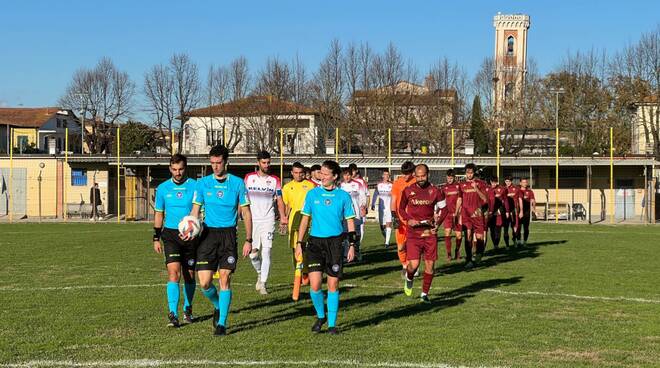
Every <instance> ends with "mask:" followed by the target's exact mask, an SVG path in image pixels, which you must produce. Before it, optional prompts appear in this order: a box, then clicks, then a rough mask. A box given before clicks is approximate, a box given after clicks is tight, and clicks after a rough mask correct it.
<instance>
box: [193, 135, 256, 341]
mask: <svg viewBox="0 0 660 368" xmlns="http://www.w3.org/2000/svg"><path fill="white" fill-rule="evenodd" d="M209 159H210V161H211V168H212V169H213V174H211V175H208V176H205V177H203V178H201V179H199V180H198V181H197V187H196V189H195V195H194V198H193V208H192V211H191V212H190V214H191V215H192V216H196V217H199V210H200V207H201V206H204V210H205V217H204V224H205V227H204V230H203V231H202V234H201V237H200V242H199V246H198V247H197V266H196V267H197V277H198V278H199V285H200V287H201V288H202V293H203V294H204V296H205V297H207V298H208V299H209V300H210V301H211V303H213V306H214V308H215V309H214V311H213V328H214V335H216V336H221V335H226V334H227V329H226V326H227V315H228V314H229V305H230V304H231V289H230V286H231V285H230V281H231V274H232V273H233V272H234V270H235V269H236V261H237V259H238V252H237V238H236V222H237V218H238V209H239V208H240V209H241V215H242V217H243V222H244V223H245V233H246V236H245V244H244V245H243V257H247V256H248V255H249V254H250V252H251V251H252V239H251V238H250V237H251V236H252V214H251V212H250V202H249V200H248V194H247V190H246V188H245V183H244V182H243V179H241V178H239V177H237V176H234V175H232V174H229V173H227V160H228V159H229V150H227V147H225V146H223V145H217V146H215V147H213V148H212V149H211V152H209ZM216 271H218V273H219V274H220V292H218V290H217V289H216V288H215V286H214V285H213V273H215V272H216Z"/></svg>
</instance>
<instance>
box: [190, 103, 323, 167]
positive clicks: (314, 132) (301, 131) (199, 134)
mask: <svg viewBox="0 0 660 368" xmlns="http://www.w3.org/2000/svg"><path fill="white" fill-rule="evenodd" d="M186 116H187V118H188V120H187V121H186V123H185V125H184V130H183V153H185V154H207V153H208V152H209V150H210V149H211V147H213V146H214V145H216V144H224V145H225V146H227V147H228V148H229V149H230V150H231V151H232V152H234V153H254V152H257V151H259V150H267V151H270V152H279V147H280V133H281V134H282V137H283V138H284V139H283V140H284V142H283V143H284V152H285V153H287V154H314V153H315V151H316V150H317V148H318V149H323V147H322V146H323V142H324V141H325V135H324V134H323V133H324V132H323V131H322V129H321V128H319V125H320V126H321V127H322V126H323V124H321V121H320V116H319V113H318V112H317V111H315V110H313V109H311V108H309V107H306V106H303V105H300V104H296V103H294V102H290V101H282V100H278V99H277V98H275V97H272V96H250V97H247V98H244V99H241V100H237V101H232V102H229V103H224V104H219V105H213V106H208V107H202V108H199V109H195V110H192V111H190V112H189V113H188V114H187V115H186ZM280 129H281V130H280Z"/></svg>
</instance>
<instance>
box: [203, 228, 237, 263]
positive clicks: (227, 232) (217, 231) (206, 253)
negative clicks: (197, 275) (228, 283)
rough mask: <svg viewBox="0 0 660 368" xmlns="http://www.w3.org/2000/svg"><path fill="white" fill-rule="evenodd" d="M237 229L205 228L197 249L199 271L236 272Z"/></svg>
mask: <svg viewBox="0 0 660 368" xmlns="http://www.w3.org/2000/svg"><path fill="white" fill-rule="evenodd" d="M236 244H237V239H236V227H204V230H203V231H202V234H201V236H200V241H199V246H198V247H197V271H213V272H215V271H217V270H218V269H223V270H231V271H234V270H236V261H237V260H238V252H237V245H236Z"/></svg>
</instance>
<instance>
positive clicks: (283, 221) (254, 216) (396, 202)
mask: <svg viewBox="0 0 660 368" xmlns="http://www.w3.org/2000/svg"><path fill="white" fill-rule="evenodd" d="M209 156H210V164H211V168H212V169H213V174H211V175H209V176H206V177H203V178H201V179H199V180H198V181H197V182H196V181H195V180H193V179H190V178H186V177H185V168H186V158H185V157H184V156H182V155H174V156H173V157H172V159H171V161H170V172H171V174H172V178H171V179H170V180H168V181H166V182H164V183H162V184H161V185H160V186H159V187H158V189H157V192H156V211H157V212H156V213H157V214H156V218H155V223H154V237H153V241H154V249H155V250H156V251H157V252H159V253H160V252H163V251H164V253H165V262H166V265H167V269H168V279H169V281H168V284H167V298H168V305H169V314H168V317H169V325H171V326H178V324H179V321H178V312H177V310H178V304H179V293H180V291H179V280H180V278H181V277H183V279H184V309H183V311H184V319H185V320H186V321H187V322H192V321H193V316H192V299H193V296H194V291H195V274H194V272H195V270H196V271H197V277H198V279H199V284H200V287H201V290H202V292H203V294H204V295H205V296H206V297H207V298H208V299H209V300H210V301H211V302H212V303H213V305H214V308H215V309H214V318H213V325H214V328H215V334H216V335H223V334H225V332H226V321H227V315H228V312H229V305H230V304H231V299H232V294H231V289H230V280H231V274H232V272H233V271H234V270H235V267H236V261H237V257H238V254H237V237H236V224H237V218H238V213H239V209H240V213H241V217H242V218H243V220H244V222H245V231H246V239H245V243H244V245H243V256H244V257H248V256H249V258H250V260H251V263H252V265H253V267H254V269H255V271H256V273H257V283H256V285H255V287H256V289H257V291H259V292H260V293H261V294H267V293H268V292H267V289H266V282H267V280H268V276H269V275H268V274H269V270H270V258H271V257H270V256H271V248H272V240H273V238H274V235H275V218H276V216H275V211H276V210H277V211H278V213H279V219H280V226H279V230H280V232H281V233H283V232H285V231H286V230H287V227H288V230H289V244H290V246H291V248H292V249H293V250H294V252H293V253H294V262H296V261H297V266H299V267H300V266H302V265H301V263H304V264H305V268H306V271H307V272H306V273H307V274H309V279H308V280H305V279H303V281H302V282H305V281H306V282H309V283H310V286H311V291H310V296H311V298H312V301H313V304H314V306H315V309H316V311H317V317H318V318H317V321H316V323H315V324H314V327H313V329H312V330H313V331H314V332H319V331H320V329H321V326H322V325H323V324H324V323H325V322H326V317H325V309H324V305H323V301H324V295H323V292H322V291H321V281H322V274H323V273H325V274H327V276H328V316H327V322H328V326H329V330H328V331H329V332H330V333H337V330H336V328H335V323H336V316H337V311H338V304H339V293H338V281H339V279H340V277H341V274H342V269H343V264H344V262H345V261H348V262H351V261H353V259H356V258H357V259H359V258H361V255H360V252H359V243H360V240H361V234H363V231H361V230H362V229H363V226H364V222H363V219H364V217H365V216H366V213H367V203H368V196H369V192H368V189H367V185H366V183H365V182H364V180H363V179H361V178H360V177H359V172H358V170H357V167H355V166H354V165H353V167H349V168H348V169H346V170H344V171H343V172H342V171H340V169H339V166H338V164H337V163H335V162H333V161H326V162H324V163H323V165H320V166H319V167H312V172H311V173H310V176H311V177H310V178H309V180H308V179H307V178H305V168H304V167H303V166H302V165H301V164H299V163H295V164H294V165H293V168H292V171H291V174H292V177H293V180H292V181H291V182H289V183H288V184H287V185H285V186H284V187H283V188H282V187H281V182H280V180H279V178H277V177H276V176H274V175H271V174H270V173H269V170H270V155H269V154H268V153H267V152H261V153H259V155H258V156H257V164H258V170H257V171H256V172H254V173H251V174H248V175H247V176H246V177H245V179H244V180H241V179H239V178H237V177H236V176H233V175H231V174H229V173H227V171H226V164H227V160H228V151H227V149H226V148H225V147H224V146H216V147H214V148H213V149H212V150H211V152H210V155H209ZM468 166H469V165H468ZM417 169H419V170H415V166H414V165H413V164H412V163H410V162H407V163H405V164H404V165H403V166H402V173H403V175H402V176H401V177H400V178H398V179H397V180H396V181H395V182H394V183H390V182H389V173H388V172H384V173H383V181H382V182H380V183H378V186H377V189H376V192H375V194H374V197H373V200H372V201H371V208H372V209H374V208H375V204H376V203H378V204H379V219H380V221H381V226H382V229H383V234H384V236H385V237H386V243H389V239H388V238H389V235H390V233H391V229H392V218H395V219H398V220H399V225H398V228H397V245H398V253H399V258H400V259H401V261H402V264H403V266H404V269H405V270H406V276H407V277H406V285H405V286H406V288H405V291H406V294H408V295H410V293H411V286H412V277H411V276H410V275H411V271H412V274H414V272H415V271H416V268H417V265H418V264H419V259H420V254H421V253H423V254H424V260H425V262H432V261H435V258H437V238H436V231H437V227H438V226H439V225H440V224H442V225H443V226H444V228H445V234H446V237H445V240H446V242H448V243H447V244H449V246H448V248H447V249H448V254H449V253H450V249H451V243H450V239H449V235H450V233H451V231H452V229H453V230H455V231H456V235H457V239H458V241H457V249H456V251H457V254H458V250H459V247H460V239H461V235H460V234H461V231H458V229H459V228H460V229H465V230H466V232H467V239H473V238H474V243H475V246H476V249H477V258H478V257H480V256H481V254H483V246H482V244H483V239H484V234H483V233H484V232H485V226H486V220H485V219H486V218H487V216H484V213H483V212H480V208H481V205H483V204H484V203H486V202H487V198H488V197H487V196H485V195H484V194H488V193H490V192H491V190H490V189H489V188H485V187H484V184H483V182H480V181H477V180H473V178H472V176H473V174H474V167H467V170H466V178H467V179H468V180H467V181H466V182H463V183H460V184H459V183H454V181H453V180H454V177H453V174H451V172H450V173H448V182H447V184H445V185H444V186H443V187H441V188H440V189H439V188H437V187H434V186H431V185H430V183H428V180H427V179H428V168H427V167H426V166H425V165H418V167H417ZM420 170H421V171H424V172H423V173H422V172H421V171H420ZM417 171H420V172H417ZM413 173H414V175H413ZM340 174H341V177H342V179H343V181H342V182H341V183H339V182H338V180H339V177H340ZM413 178H414V179H415V180H413ZM470 183H472V184H470ZM474 183H476V184H474ZM522 183H524V180H523V181H522ZM412 184H414V185H415V186H416V187H418V188H419V190H420V191H419V192H418V193H417V192H414V191H412V189H410V188H412V187H413V185H412ZM468 185H471V186H472V187H471V188H470V187H468ZM523 185H524V184H523ZM427 186H430V187H429V188H430V189H429V190H430V192H429V194H430V193H431V192H433V193H437V194H435V196H436V197H434V198H433V200H430V199H421V200H420V199H419V196H420V195H422V194H423V191H424V190H426V188H427ZM492 188H493V190H492V192H493V193H494V196H493V198H494V204H493V205H494V206H495V210H494V211H491V212H492V213H494V214H495V213H501V211H500V208H504V209H505V212H504V213H503V214H502V215H503V216H505V218H507V219H510V222H511V223H514V221H512V220H513V219H514V218H518V217H517V216H512V213H514V211H509V208H511V207H509V203H508V202H507V201H502V205H501V206H500V207H497V201H498V200H497V198H501V197H502V196H506V197H507V198H510V197H509V195H508V194H504V190H503V189H502V188H497V186H496V185H493V186H492ZM523 189H524V188H523ZM529 192H530V193H531V191H529ZM475 195H476V197H475ZM531 196H532V198H533V193H532V194H531ZM477 197H478V199H477ZM528 197H529V195H528ZM511 198H515V199H519V196H518V195H517V194H514V195H513V196H512V197H511ZM520 198H526V197H524V196H522V197H520ZM532 200H533V199H532ZM523 202H524V200H523ZM431 203H432V205H431ZM429 205H430V210H429V209H425V210H423V211H421V212H420V211H416V210H415V207H418V206H422V207H424V206H427V207H428V206H429ZM513 207H515V208H518V207H516V204H515V203H514V205H513ZM519 207H520V208H524V207H525V205H524V203H520V206H519ZM531 207H532V208H533V204H532V206H531ZM201 208H204V211H205V212H204V223H205V226H204V229H203V231H202V233H201V234H200V236H199V237H198V238H197V239H189V238H187V237H185V236H182V235H181V234H179V233H178V230H177V228H178V223H179V221H181V219H182V218H183V217H184V216H186V215H189V214H190V215H193V216H199V214H200V209H201ZM420 213H421V214H423V216H425V218H421V219H420V218H417V217H418V216H419V214H420ZM428 214H430V216H427V215H428ZM520 214H521V216H520V218H521V219H523V221H522V222H523V223H524V217H525V216H524V211H520ZM492 218H495V219H496V220H495V221H494V224H495V225H494V228H497V227H498V226H500V225H502V224H504V223H505V221H501V220H497V216H494V217H492ZM479 219H481V221H480V220H479ZM436 224H437V225H436ZM310 225H311V229H310ZM482 225H483V226H482ZM513 228H514V234H515V233H516V232H515V231H516V229H517V223H516V224H514V225H513ZM308 229H309V237H306V234H307V230H308ZM505 236H506V235H505ZM514 238H515V235H514ZM408 239H409V240H408ZM505 239H506V238H505ZM161 241H162V244H163V246H162V247H161ZM431 244H432V245H431ZM471 249H472V247H471V246H469V247H466V253H467V259H468V262H469V261H471V259H472V256H471V254H470V251H471ZM432 252H435V257H434V255H433V254H432ZM303 255H304V256H303ZM456 257H458V256H456ZM303 259H304V261H303ZM294 264H295V263H294ZM216 271H217V272H218V276H219V286H220V291H219V292H218V290H217V289H216V288H215V286H214V285H213V273H214V272H216ZM432 272H433V264H432V263H431V264H428V263H427V265H426V268H425V275H424V287H423V294H422V299H423V300H425V301H428V296H427V294H428V289H429V287H430V280H431V279H432ZM429 273H430V276H428V274H429ZM427 279H428V280H427ZM408 286H410V287H408ZM295 290H296V288H295V285H294V295H293V298H294V300H297V298H298V295H297V293H296V291H295Z"/></svg>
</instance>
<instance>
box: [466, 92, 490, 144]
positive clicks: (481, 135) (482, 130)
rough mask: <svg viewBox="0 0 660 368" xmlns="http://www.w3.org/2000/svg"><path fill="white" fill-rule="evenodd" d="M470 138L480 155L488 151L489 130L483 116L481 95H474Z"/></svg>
mask: <svg viewBox="0 0 660 368" xmlns="http://www.w3.org/2000/svg"><path fill="white" fill-rule="evenodd" d="M470 139H472V140H473V141H474V153H475V154H477V155H479V154H483V153H488V132H486V127H484V121H483V119H482V118H481V100H480V99H479V95H477V96H474V101H473V102H472V116H471V117H470Z"/></svg>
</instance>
